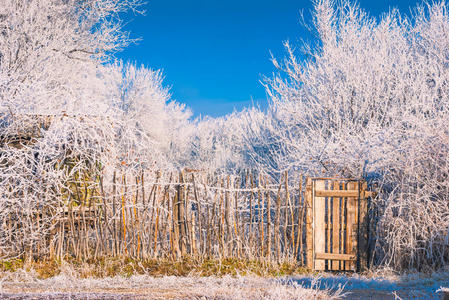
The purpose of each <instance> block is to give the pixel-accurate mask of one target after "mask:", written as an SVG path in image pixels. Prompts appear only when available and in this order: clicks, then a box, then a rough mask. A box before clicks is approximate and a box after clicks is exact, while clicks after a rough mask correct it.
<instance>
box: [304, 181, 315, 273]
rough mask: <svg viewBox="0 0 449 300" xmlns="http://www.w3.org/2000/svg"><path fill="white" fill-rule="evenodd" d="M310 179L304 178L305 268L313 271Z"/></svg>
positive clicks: (311, 185) (311, 187) (311, 192)
mask: <svg viewBox="0 0 449 300" xmlns="http://www.w3.org/2000/svg"><path fill="white" fill-rule="evenodd" d="M312 182H313V181H312V178H309V177H307V178H306V199H305V201H306V204H305V205H306V209H307V210H306V247H307V250H306V266H307V268H308V269H313V265H314V264H313V228H312V226H313V223H312V222H313V191H312V189H313V184H312Z"/></svg>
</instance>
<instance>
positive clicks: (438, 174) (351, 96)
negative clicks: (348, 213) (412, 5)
mask: <svg viewBox="0 0 449 300" xmlns="http://www.w3.org/2000/svg"><path fill="white" fill-rule="evenodd" d="M314 17H315V19H314V27H315V29H316V33H317V35H318V38H319V42H318V43H317V44H316V45H305V47H303V49H304V50H305V52H304V55H306V57H307V58H306V59H305V60H299V59H298V58H297V56H296V54H295V49H293V48H292V47H291V46H290V44H288V43H286V50H287V58H286V59H285V60H284V61H283V62H279V61H277V60H275V59H274V60H273V61H274V64H275V65H276V66H277V67H278V68H279V69H280V70H281V72H280V74H279V75H277V76H275V77H274V78H272V79H268V80H267V82H266V84H267V90H268V92H269V93H270V96H271V100H272V104H271V107H270V110H269V112H268V116H269V117H271V118H272V121H271V122H270V124H269V126H265V128H267V130H268V134H265V135H259V136H258V137H257V138H258V140H259V141H264V140H271V141H274V143H271V144H272V145H282V147H281V148H280V149H282V151H279V152H278V153H279V155H278V158H277V161H279V162H281V164H279V163H278V164H277V168H278V169H287V168H293V167H299V168H303V169H305V171H306V172H307V173H308V174H310V175H320V176H321V175H323V174H328V175H330V176H344V177H348V176H350V177H356V178H357V177H363V178H366V179H368V180H369V182H370V183H377V184H378V185H379V187H380V188H379V190H380V191H381V193H380V194H379V197H378V198H377V199H376V204H377V207H378V208H379V209H380V210H381V212H380V222H379V223H378V228H377V239H378V246H379V247H378V252H377V253H378V256H377V258H378V259H379V261H380V262H382V263H383V264H385V265H391V266H394V267H396V268H399V269H401V268H419V269H421V268H426V267H437V266H441V265H444V264H447V263H448V259H449V252H448V246H449V244H448V234H449V231H448V229H449V213H448V211H449V210H448V208H449V207H448V203H449V193H448V189H447V188H448V186H447V184H448V183H447V176H448V172H449V166H448V159H447V153H448V152H447V151H448V141H449V139H448V132H449V126H448V124H447V120H448V119H449V114H448V108H449V105H448V104H449V94H448V92H449V89H448V83H449V73H448V72H447V70H448V66H449V53H448V50H447V44H448V42H449V31H448V29H449V15H448V12H447V6H446V4H445V3H434V4H431V5H426V6H424V7H418V8H417V9H416V11H415V12H414V16H413V18H411V19H408V18H406V17H404V16H402V15H401V14H400V13H399V12H398V11H397V10H392V11H391V12H389V13H387V14H384V15H383V16H382V18H381V19H380V20H376V19H374V18H372V17H370V16H368V15H367V14H366V13H365V12H363V11H362V10H361V9H359V8H358V7H357V6H356V5H354V4H352V3H351V2H347V1H343V2H342V3H339V4H338V5H334V3H333V2H332V1H327V0H320V1H316V2H315V13H314ZM272 149H274V148H272ZM271 152H272V153H275V151H273V150H271Z"/></svg>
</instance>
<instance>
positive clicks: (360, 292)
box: [288, 271, 449, 299]
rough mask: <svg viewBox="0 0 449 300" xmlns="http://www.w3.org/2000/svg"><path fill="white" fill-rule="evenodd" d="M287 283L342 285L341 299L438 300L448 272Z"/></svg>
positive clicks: (295, 279) (448, 282) (332, 277)
mask: <svg viewBox="0 0 449 300" xmlns="http://www.w3.org/2000/svg"><path fill="white" fill-rule="evenodd" d="M288 280H291V281H293V282H295V283H297V284H299V285H301V286H303V287H305V288H308V287H310V286H312V285H315V286H321V287H322V288H328V287H335V286H338V285H343V286H344V293H345V297H344V299H441V293H442V291H443V290H445V288H449V271H441V272H437V273H433V274H431V275H426V274H422V273H414V274H409V275H403V276H396V275H391V274H388V272H386V273H384V274H373V275H370V276H361V275H357V274H353V275H348V274H346V275H332V274H321V275H319V278H312V277H310V276H296V277H291V278H289V279H288Z"/></svg>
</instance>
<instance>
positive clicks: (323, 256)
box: [315, 252, 356, 263]
mask: <svg viewBox="0 0 449 300" xmlns="http://www.w3.org/2000/svg"><path fill="white" fill-rule="evenodd" d="M315 259H318V260H333V261H338V260H344V261H355V260H356V255H354V254H341V253H318V252H317V253H315ZM315 263H316V262H315Z"/></svg>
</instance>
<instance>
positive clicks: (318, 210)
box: [313, 180, 326, 271]
mask: <svg viewBox="0 0 449 300" xmlns="http://www.w3.org/2000/svg"><path fill="white" fill-rule="evenodd" d="M324 183H325V182H324V180H315V181H314V190H324V188H325V185H324ZM325 201H326V198H325V197H314V216H313V218H314V220H313V221H314V222H313V223H314V225H315V226H314V230H313V231H314V240H315V243H314V244H315V245H314V250H315V253H324V252H325V243H326V239H325V238H326V237H325V234H324V232H325V219H324V216H325ZM314 259H315V257H314ZM314 265H315V267H314V269H315V270H317V271H322V270H324V269H325V261H324V260H315V263H314Z"/></svg>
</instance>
